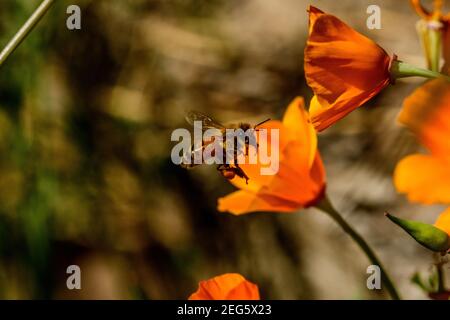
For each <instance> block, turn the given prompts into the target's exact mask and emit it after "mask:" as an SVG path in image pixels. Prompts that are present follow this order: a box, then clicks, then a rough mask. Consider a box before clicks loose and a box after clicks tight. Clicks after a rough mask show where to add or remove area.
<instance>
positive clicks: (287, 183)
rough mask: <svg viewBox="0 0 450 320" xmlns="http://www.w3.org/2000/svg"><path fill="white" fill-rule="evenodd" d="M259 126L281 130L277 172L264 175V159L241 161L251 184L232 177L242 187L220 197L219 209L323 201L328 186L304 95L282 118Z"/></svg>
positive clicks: (286, 208) (294, 206)
mask: <svg viewBox="0 0 450 320" xmlns="http://www.w3.org/2000/svg"><path fill="white" fill-rule="evenodd" d="M259 128H260V129H269V130H268V136H270V132H271V131H270V129H278V130H279V168H278V172H277V173H276V174H274V175H261V173H260V169H261V167H262V165H261V163H257V164H242V165H241V167H242V169H243V170H244V171H245V172H246V173H247V175H248V176H249V177H250V179H249V182H248V184H245V182H243V180H242V179H239V178H235V179H233V180H231V183H232V184H234V185H235V186H236V187H238V188H239V189H240V190H239V191H235V192H233V193H231V194H229V195H227V196H226V197H223V198H220V199H219V201H218V210H219V211H228V212H231V213H233V214H236V215H241V214H245V213H249V212H254V211H278V212H292V211H296V210H298V209H299V208H304V207H309V206H312V205H314V204H315V203H317V202H318V201H320V200H321V198H322V196H323V195H324V190H325V170H324V167H323V164H322V160H321V158H320V154H319V152H318V150H317V136H316V132H315V130H314V127H313V126H312V124H311V122H310V120H309V116H308V112H307V111H306V110H305V108H304V101H303V98H300V97H298V98H296V99H295V100H294V101H292V102H291V104H290V105H289V106H288V108H287V110H286V112H285V114H284V117H283V121H282V122H280V121H273V120H272V121H269V122H267V123H265V124H264V125H262V126H261V127H259ZM268 141H271V138H270V137H269V139H268ZM268 149H269V150H270V145H269V146H268Z"/></svg>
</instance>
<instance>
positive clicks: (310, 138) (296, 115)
mask: <svg viewBox="0 0 450 320" xmlns="http://www.w3.org/2000/svg"><path fill="white" fill-rule="evenodd" d="M283 124H284V125H285V126H286V128H288V129H289V130H290V132H291V133H292V135H293V136H294V137H295V140H296V141H298V142H299V144H300V145H299V146H298V148H299V150H302V155H305V158H304V159H303V158H298V159H297V160H298V162H300V163H303V161H304V160H305V161H306V162H307V164H308V167H311V165H312V163H313V161H314V157H315V155H316V150H317V135H316V132H315V130H314V126H313V125H312V124H311V121H310V119H309V114H308V112H307V111H306V109H305V102H304V100H303V98H301V97H297V98H295V99H294V100H293V101H292V102H291V103H290V104H289V106H288V108H287V110H286V112H285V113H284V116H283ZM303 150H304V151H303ZM299 156H300V155H299Z"/></svg>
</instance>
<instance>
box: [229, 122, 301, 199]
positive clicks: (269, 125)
mask: <svg viewBox="0 0 450 320" xmlns="http://www.w3.org/2000/svg"><path fill="white" fill-rule="evenodd" d="M259 129H267V130H268V131H267V140H268V141H267V142H268V144H267V149H268V153H269V154H271V152H272V148H271V145H270V141H271V131H270V130H272V129H278V130H279V131H278V132H279V152H280V153H281V152H282V150H283V149H284V148H286V146H287V144H288V142H289V141H290V140H291V139H293V137H292V136H291V135H290V133H289V131H288V130H286V128H285V126H284V125H283V124H282V123H281V122H280V121H275V120H271V121H268V122H266V123H264V124H263V125H261V126H260V127H259ZM258 142H259V143H260V146H259V151H261V150H262V147H263V144H264V142H262V141H258ZM259 151H256V150H255V149H254V148H251V149H250V150H249V153H252V152H259ZM258 159H259V155H258ZM240 167H241V168H242V170H244V172H245V174H246V175H247V176H248V177H249V178H250V179H249V181H248V184H247V183H246V182H245V179H242V178H239V177H236V178H234V179H233V180H231V183H232V184H233V185H234V186H235V187H237V188H239V189H243V190H249V191H253V192H257V191H258V190H259V189H260V188H261V187H262V186H264V185H267V184H269V183H270V180H272V178H273V176H272V175H262V174H261V169H262V168H263V167H265V166H264V165H262V164H261V163H260V162H259V161H257V163H256V164H250V163H249V157H246V158H245V163H243V164H240Z"/></svg>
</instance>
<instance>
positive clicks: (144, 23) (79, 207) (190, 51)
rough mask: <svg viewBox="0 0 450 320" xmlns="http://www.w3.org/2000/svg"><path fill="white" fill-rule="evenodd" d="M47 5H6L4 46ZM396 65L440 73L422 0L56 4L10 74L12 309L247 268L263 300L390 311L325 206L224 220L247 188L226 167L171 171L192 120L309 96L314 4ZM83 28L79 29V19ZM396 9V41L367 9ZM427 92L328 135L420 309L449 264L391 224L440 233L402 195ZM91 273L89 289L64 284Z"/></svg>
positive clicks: (5, 98) (347, 188)
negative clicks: (427, 276) (427, 289)
mask: <svg viewBox="0 0 450 320" xmlns="http://www.w3.org/2000/svg"><path fill="white" fill-rule="evenodd" d="M39 3H40V1H37V0H33V1H32V0H4V1H1V2H0V46H2V47H3V46H4V45H5V44H6V43H7V41H8V40H9V39H10V38H11V37H12V35H13V34H14V33H15V32H16V31H17V29H18V28H19V27H20V26H21V25H22V24H23V23H24V21H25V20H26V19H27V18H28V16H29V15H30V14H31V13H32V11H33V10H34V9H35V8H36V7H37V5H38V4H39ZM310 3H311V4H313V5H315V6H317V7H319V8H321V9H322V10H325V11H327V12H330V13H333V14H335V15H337V16H339V17H340V18H341V19H343V20H344V21H346V22H347V23H349V24H350V25H351V26H353V27H355V28H356V29H357V30H359V31H361V32H362V33H363V34H366V35H368V36H369V37H371V38H372V39H374V40H376V41H377V42H379V43H380V45H382V46H383V47H384V48H385V49H386V50H387V51H388V52H389V53H390V54H392V53H396V54H397V55H398V56H399V57H400V58H402V59H403V60H405V61H408V62H410V63H415V64H418V65H421V66H423V65H424V59H423V57H422V51H421V48H420V44H419V41H418V39H417V36H416V33H415V23H416V21H417V20H418V17H417V16H416V15H415V14H414V12H413V10H412V9H411V7H410V6H409V3H408V1H406V0H402V1H399V0H370V1H368V0H367V1H366V0H363V1H356V0H340V1H332V0H322V1H310V2H309V1H303V0H282V1H276V0H211V1H199V0H130V1H125V0H114V1H111V0H97V1H88V0H86V1H75V0H72V1H63V0H60V1H57V3H56V4H55V5H54V6H53V7H52V8H51V9H50V11H49V12H48V13H47V15H46V16H45V17H44V19H43V20H42V21H41V22H40V23H39V25H38V26H37V27H36V29H35V30H34V31H33V32H32V33H31V35H30V36H28V37H27V39H26V40H25V42H24V43H23V44H22V45H21V46H20V47H19V48H18V49H17V51H16V52H14V54H13V55H12V56H11V57H10V59H9V60H8V61H7V62H6V64H5V65H4V66H2V67H1V68H0V298H3V299H17V298H24V299H32V298H57V299H72V298H83V299H184V298H186V297H188V296H189V295H190V294H191V293H192V292H193V291H195V290H196V288H197V284H198V281H200V280H202V279H206V278H210V277H213V276H215V275H218V274H222V273H225V272H238V273H241V274H243V275H244V276H245V277H247V278H248V279H250V280H251V281H253V282H255V283H257V284H258V285H259V287H260V290H261V295H262V297H263V298H265V299H304V298H306V299H331V298H335V299H365V298H370V299H381V298H385V297H386V296H383V295H382V294H381V293H379V292H377V291H369V290H367V288H366V278H367V275H366V268H367V266H368V265H369V263H368V261H367V260H366V258H365V256H364V255H363V254H362V253H361V252H360V251H359V249H358V248H357V247H356V246H355V245H354V244H353V243H352V242H351V241H350V240H349V239H348V238H347V236H346V235H345V234H343V233H342V231H341V230H340V229H339V228H338V227H337V226H335V225H334V224H333V222H332V221H329V219H328V218H327V217H326V216H324V215H322V214H321V213H319V212H317V211H314V210H304V211H302V212H301V213H296V214H282V215H278V214H270V213H255V214H250V215H246V216H241V217H234V216H232V215H230V214H226V213H219V212H217V211H216V201H217V198H218V197H221V196H224V195H226V194H227V193H229V192H231V191H232V190H233V187H232V186H231V185H230V184H229V183H228V182H227V181H226V180H224V179H223V178H222V177H221V176H220V175H218V174H217V173H216V170H215V168H214V167H207V166H205V167H202V168H197V169H196V170H192V171H186V170H184V169H181V168H179V167H177V166H175V165H173V164H172V163H171V161H170V150H171V148H172V146H173V143H172V142H171V141H170V134H171V132H172V131H173V130H174V129H176V128H179V127H188V125H187V123H185V120H184V113H185V111H187V110H199V111H202V112H204V113H207V114H209V115H211V116H213V117H214V118H215V119H217V120H218V121H220V122H223V123H227V122H233V121H243V120H245V121H249V122H251V123H256V122H258V121H261V120H263V119H266V118H267V117H272V118H280V117H281V116H282V114H283V111H284V108H285V107H286V106H287V104H288V103H289V101H290V100H292V99H293V98H294V97H295V96H297V95H302V96H304V97H305V98H306V101H309V98H310V97H311V91H310V90H309V89H308V88H307V86H306V84H305V79H304V76H303V70H302V69H303V48H304V45H305V41H306V36H307V13H306V9H307V7H308V5H309V4H310ZM71 4H77V5H79V6H80V7H81V10H82V30H78V31H69V30H68V29H67V28H66V19H67V17H68V15H67V14H66V8H67V6H68V5H71ZM370 4H378V5H379V6H380V7H381V9H382V29H381V30H368V29H367V28H366V19H367V17H368V15H367V14H366V9H367V7H368V6H369V5H370ZM420 83H421V81H420V80H408V81H399V83H398V84H397V85H396V86H395V87H390V88H389V89H387V90H385V91H384V92H383V93H382V94H381V95H380V96H379V97H377V98H376V99H375V100H373V101H371V102H370V104H369V105H367V106H365V107H364V108H362V109H361V110H359V111H357V112H354V113H353V114H351V115H350V116H349V117H347V118H346V119H345V120H343V121H342V122H340V123H339V124H338V125H336V126H335V127H333V128H331V129H330V130H327V131H326V132H325V133H324V134H321V137H320V150H321V152H322V154H323V157H324V161H325V164H326V167H327V174H328V181H329V182H328V190H329V194H330V196H331V198H332V199H333V200H334V201H335V202H336V205H337V207H338V208H339V209H340V210H341V211H342V212H343V213H344V216H345V217H346V218H347V219H348V220H349V221H350V223H351V224H353V225H354V226H355V227H356V229H358V230H359V231H360V232H361V233H363V234H364V235H365V236H366V237H367V239H368V241H369V242H370V243H371V244H372V245H373V246H374V248H375V250H376V251H377V253H378V254H379V256H380V257H381V258H382V260H384V261H385V264H386V267H387V269H388V270H389V271H390V272H391V273H392V276H393V278H394V280H395V282H397V284H398V285H399V288H400V290H401V291H402V293H403V296H404V297H406V298H425V295H424V293H423V292H421V291H420V290H419V289H418V288H416V287H415V286H414V285H413V284H411V282H410V277H411V276H412V275H413V273H414V272H416V271H422V272H428V271H429V270H430V268H431V265H432V262H433V259H432V257H431V255H430V254H429V253H428V252H427V251H426V250H425V249H422V248H421V247H419V246H418V245H417V244H415V243H414V242H413V241H412V240H410V239H409V238H408V236H407V235H405V234H404V233H403V232H402V231H400V230H399V229H397V228H396V227H395V226H393V225H391V224H390V223H389V222H388V221H387V220H386V219H385V218H384V217H383V212H384V211H385V210H389V211H390V212H392V213H394V214H397V215H401V216H406V217H409V218H416V219H420V220H422V221H427V222H433V221H434V218H435V217H436V215H437V214H438V213H439V212H440V210H441V209H442V208H439V207H423V206H413V205H410V204H408V203H407V202H406V200H405V199H404V197H402V196H400V195H397V194H396V192H395V190H394V188H393V186H392V179H391V175H392V171H393V169H394V166H395V163H396V162H397V161H398V160H399V159H400V158H401V157H403V156H404V155H406V154H409V153H412V152H415V151H417V150H419V148H420V147H419V146H418V145H417V144H416V142H415V141H414V138H413V137H412V136H411V135H410V134H409V133H408V132H407V131H406V130H405V129H404V128H401V127H400V126H399V125H398V124H397V123H396V116H397V114H398V111H399V109H400V107H401V102H402V100H403V98H404V97H406V96H407V95H408V94H409V93H410V92H412V90H413V89H414V88H415V87H417V86H418V85H420ZM71 264H77V265H79V266H80V268H81V274H82V281H81V283H82V290H68V289H67V288H66V278H67V276H68V275H67V274H66V268H67V267H68V266H69V265H71Z"/></svg>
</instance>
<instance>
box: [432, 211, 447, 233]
mask: <svg viewBox="0 0 450 320" xmlns="http://www.w3.org/2000/svg"><path fill="white" fill-rule="evenodd" d="M434 226H435V227H436V228H439V229H441V230H442V231H444V232H446V233H447V234H448V235H449V236H450V208H447V209H446V210H445V211H444V212H442V213H441V214H440V216H439V217H438V219H437V220H436V223H435V224H434Z"/></svg>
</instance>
